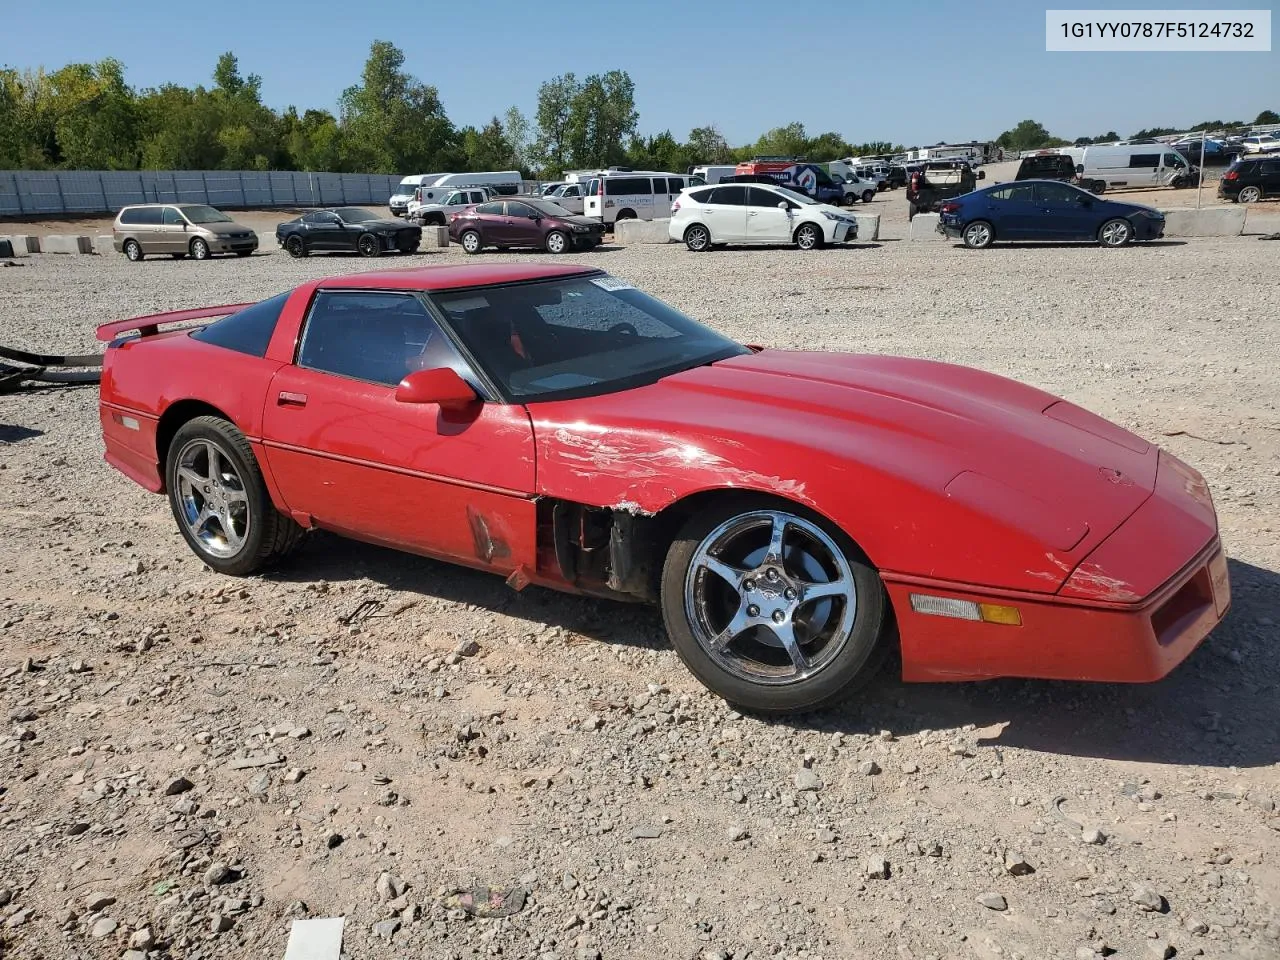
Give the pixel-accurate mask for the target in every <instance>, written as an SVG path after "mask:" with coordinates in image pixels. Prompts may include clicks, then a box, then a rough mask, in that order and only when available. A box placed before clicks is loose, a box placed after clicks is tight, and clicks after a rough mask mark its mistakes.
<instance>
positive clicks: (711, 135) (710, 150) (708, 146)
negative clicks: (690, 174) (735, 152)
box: [689, 123, 733, 164]
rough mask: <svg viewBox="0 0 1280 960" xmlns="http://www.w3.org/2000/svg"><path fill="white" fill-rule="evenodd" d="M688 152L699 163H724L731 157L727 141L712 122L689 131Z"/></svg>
mask: <svg viewBox="0 0 1280 960" xmlns="http://www.w3.org/2000/svg"><path fill="white" fill-rule="evenodd" d="M689 152H690V153H691V154H693V157H694V162H695V163H699V164H712V163H720V164H724V163H728V162H729V161H730V160H731V159H733V157H732V151H731V150H730V148H729V142H728V141H727V140H725V138H724V134H722V133H721V132H720V128H719V127H717V126H716V125H715V124H714V123H709V124H707V125H706V126H705V127H694V128H693V129H692V130H690V131H689Z"/></svg>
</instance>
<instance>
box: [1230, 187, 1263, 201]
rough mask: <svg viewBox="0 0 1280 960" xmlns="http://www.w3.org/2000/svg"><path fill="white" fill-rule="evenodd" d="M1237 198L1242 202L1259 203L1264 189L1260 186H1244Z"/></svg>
mask: <svg viewBox="0 0 1280 960" xmlns="http://www.w3.org/2000/svg"><path fill="white" fill-rule="evenodd" d="M1236 199H1238V200H1239V201H1240V203H1257V202H1258V201H1259V200H1261V199H1262V189H1261V188H1260V187H1242V188H1241V190H1240V193H1239V194H1237V196H1236Z"/></svg>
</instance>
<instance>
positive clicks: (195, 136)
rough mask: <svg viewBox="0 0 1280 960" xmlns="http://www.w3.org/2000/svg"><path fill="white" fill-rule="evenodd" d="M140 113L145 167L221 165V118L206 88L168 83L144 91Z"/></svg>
mask: <svg viewBox="0 0 1280 960" xmlns="http://www.w3.org/2000/svg"><path fill="white" fill-rule="evenodd" d="M138 115H139V126H140V128H141V129H142V131H143V140H142V149H141V165H142V167H143V169H146V170H216V169H218V167H219V166H220V165H221V163H222V156H223V148H222V145H221V144H220V143H219V142H218V135H219V133H220V132H221V118H220V117H219V115H218V110H217V107H216V106H215V104H214V103H213V100H212V98H210V96H209V92H208V91H207V90H205V89H204V88H203V87H196V88H194V89H191V88H188V87H180V86H178V85H177V84H166V85H165V86H163V87H160V88H159V89H157V90H144V91H143V92H142V95H141V96H140V97H139V99H138Z"/></svg>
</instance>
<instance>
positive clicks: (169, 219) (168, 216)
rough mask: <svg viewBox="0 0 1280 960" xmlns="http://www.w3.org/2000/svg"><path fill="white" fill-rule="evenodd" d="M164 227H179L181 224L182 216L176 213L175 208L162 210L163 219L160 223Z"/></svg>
mask: <svg viewBox="0 0 1280 960" xmlns="http://www.w3.org/2000/svg"><path fill="white" fill-rule="evenodd" d="M160 222H161V223H163V224H164V225H165V226H166V227H180V226H182V224H183V222H184V221H183V219H182V214H180V213H178V210H177V208H176V207H165V208H164V219H163V220H161V221H160Z"/></svg>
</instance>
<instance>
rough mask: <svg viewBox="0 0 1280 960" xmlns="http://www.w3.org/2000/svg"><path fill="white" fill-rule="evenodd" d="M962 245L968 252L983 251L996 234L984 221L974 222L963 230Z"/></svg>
mask: <svg viewBox="0 0 1280 960" xmlns="http://www.w3.org/2000/svg"><path fill="white" fill-rule="evenodd" d="M962 236H963V238H964V245H965V246H966V247H968V248H969V249H970V250H983V249H985V248H986V247H989V246H991V241H992V240H994V239H995V238H996V232H995V230H994V229H993V228H992V226H991V224H989V223H987V221H985V220H975V221H973V223H970V224H968V225H967V226H966V227H965V228H964V234H963V235H962Z"/></svg>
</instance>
